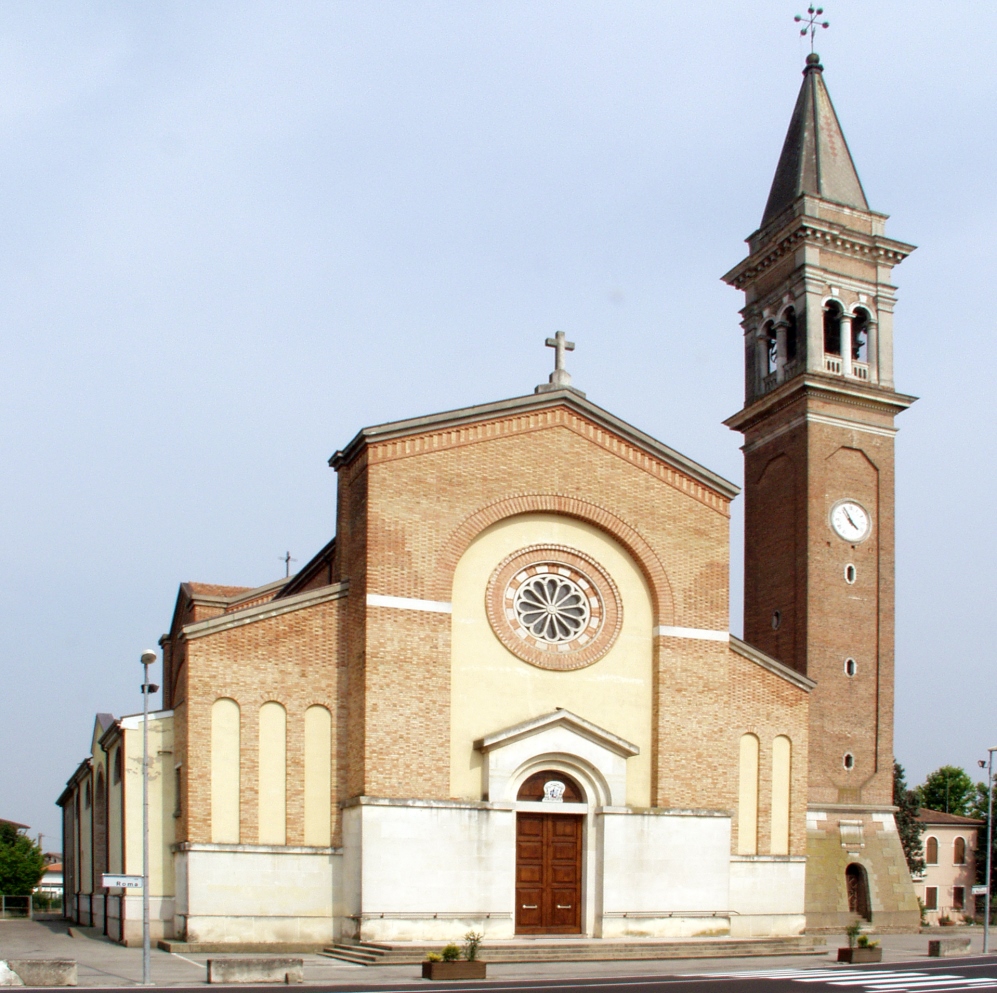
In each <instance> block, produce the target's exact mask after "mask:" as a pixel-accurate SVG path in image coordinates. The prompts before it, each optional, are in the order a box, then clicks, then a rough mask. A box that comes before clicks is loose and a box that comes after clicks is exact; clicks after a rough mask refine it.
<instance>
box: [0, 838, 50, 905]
mask: <svg viewBox="0 0 997 993" xmlns="http://www.w3.org/2000/svg"><path fill="white" fill-rule="evenodd" d="M44 872H45V858H44V856H43V855H42V850H41V849H40V848H39V847H38V846H37V845H36V844H35V843H34V842H33V841H32V840H31V839H30V838H29V837H28V836H27V835H25V834H20V833H19V832H18V830H17V828H15V827H14V826H13V825H12V824H6V823H3V822H0V893H2V894H4V895H5V896H28V895H29V894H30V893H31V891H32V890H33V889H34V888H35V887H36V886H37V885H38V880H39V879H41V878H42V874H43V873H44Z"/></svg>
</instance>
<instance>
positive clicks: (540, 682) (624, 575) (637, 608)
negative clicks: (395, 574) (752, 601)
mask: <svg viewBox="0 0 997 993" xmlns="http://www.w3.org/2000/svg"><path fill="white" fill-rule="evenodd" d="M537 544H557V545H564V546H567V547H568V548H575V549H577V550H578V551H580V552H584V553H585V554H587V555H590V556H591V557H592V558H594V559H595V560H596V561H597V562H598V563H599V564H600V565H601V566H602V567H603V568H604V569H605V570H606V572H608V573H609V575H610V576H611V577H612V578H613V580H614V582H615V583H616V585H617V588H618V590H619V593H620V598H621V600H622V603H623V625H622V628H621V630H620V634H619V637H618V638H617V640H616V642H615V644H614V645H613V647H612V649H611V650H610V651H609V653H608V654H607V655H605V656H604V657H603V658H601V659H600V660H599V661H598V662H596V663H594V664H593V665H590V666H587V667H585V668H584V669H576V670H572V671H568V672H555V671H551V670H548V669H540V668H538V667H537V666H534V665H530V664H529V663H528V662H523V661H521V660H520V659H518V658H516V656H514V655H513V654H512V653H511V652H509V651H508V649H506V648H505V647H504V646H503V645H502V643H501V642H500V641H499V640H498V638H497V637H496V636H495V634H494V633H493V632H492V629H491V625H490V624H489V623H488V617H487V615H486V613H485V591H486V587H487V585H488V580H489V579H490V577H491V575H492V573H493V571H494V570H495V568H496V566H497V565H498V564H499V563H500V562H501V561H502V560H503V559H505V558H506V556H508V555H511V554H512V553H514V552H517V551H519V550H520V549H521V548H524V547H526V546H527V545H537ZM452 602H453V616H452V661H451V710H450V790H451V794H452V795H453V796H455V797H460V798H464V799H473V800H480V799H481V782H482V780H481V764H482V755H481V753H480V752H478V751H476V750H475V749H474V745H473V743H474V741H475V740H476V739H478V738H481V737H484V736H485V735H488V734H491V733H493V732H495V731H499V730H501V729H503V728H506V727H509V726H511V725H513V724H518V723H519V722H521V721H525V720H529V719H530V718H532V717H538V716H540V715H542V714H546V713H550V712H551V711H553V710H555V709H556V708H557V707H563V708H565V709H566V710H570V711H572V712H573V713H575V714H578V716H579V717H584V718H585V719H586V720H589V721H592V722H593V723H594V724H598V725H599V726H600V727H602V728H605V729H606V730H607V731H612V732H613V733H614V734H618V735H619V736H620V737H622V738H626V739H627V740H628V741H632V742H633V743H634V744H636V745H638V746H639V747H640V754H639V755H637V756H635V757H634V758H631V759H629V760H628V761H627V803H628V804H631V805H633V806H638V807H647V806H650V804H651V700H652V689H653V686H652V625H653V612H652V607H651V596H650V591H649V590H648V587H647V583H646V582H645V580H644V576H643V575H642V573H641V572H640V570H639V569H638V568H637V565H636V564H635V563H634V561H633V560H632V559H631V558H630V556H629V555H628V554H627V553H626V551H624V549H623V548H622V547H620V545H618V544H617V543H616V542H615V541H613V539H612V538H610V537H609V536H608V535H606V534H605V533H604V532H602V531H600V530H598V529H597V528H595V527H592V526H591V525H588V524H585V523H583V522H581V521H577V520H574V519H572V518H569V517H561V516H559V515H556V514H524V515H521V516H519V517H512V518H509V519H507V520H504V521H499V522H498V523H497V524H493V525H492V526H491V527H489V528H487V529H486V530H484V531H483V532H482V533H481V534H480V535H479V536H478V537H477V538H476V539H475V540H474V542H472V544H471V545H470V547H469V548H468V549H467V551H466V552H465V553H464V555H463V556H462V557H461V559H460V561H459V562H458V564H457V568H456V570H455V572H454V584H453V598H452Z"/></svg>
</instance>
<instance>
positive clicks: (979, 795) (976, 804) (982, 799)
mask: <svg viewBox="0 0 997 993" xmlns="http://www.w3.org/2000/svg"><path fill="white" fill-rule="evenodd" d="M994 800H995V802H997V796H995V797H994ZM987 801H988V797H987V784H986V783H977V784H976V788H975V789H974V791H973V799H972V801H971V803H970V805H969V816H970V817H978V818H979V819H980V820H981V821H983V823H982V824H981V825H980V827H979V830H978V832H977V835H976V881H977V883H980V884H981V885H985V884H986V882H987V814H988V812H989V811H988V809H987ZM995 881H997V837H994V838H993V848H992V850H991V854H990V892H991V893H997V887H995V886H994V883H995ZM977 908H978V911H979V913H980V914H982V913H983V897H980V898H979V900H978V901H977ZM995 912H997V911H995V907H993V906H992V907H991V908H990V913H991V917H992V916H993V914H994V913H995ZM991 923H993V922H992V921H991Z"/></svg>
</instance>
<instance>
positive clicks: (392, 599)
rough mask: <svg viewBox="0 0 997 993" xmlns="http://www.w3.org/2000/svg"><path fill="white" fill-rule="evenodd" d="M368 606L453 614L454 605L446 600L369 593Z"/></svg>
mask: <svg viewBox="0 0 997 993" xmlns="http://www.w3.org/2000/svg"><path fill="white" fill-rule="evenodd" d="M367 606H368V607H393V608H394V609H395V610H426V611H429V613H431V614H452V613H453V605H452V604H449V603H447V602H446V601H444V600H414V599H412V597H407V596H382V595H381V594H380V593H368V594H367Z"/></svg>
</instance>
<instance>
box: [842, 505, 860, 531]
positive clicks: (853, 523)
mask: <svg viewBox="0 0 997 993" xmlns="http://www.w3.org/2000/svg"><path fill="white" fill-rule="evenodd" d="M842 510H844V511H845V517H847V518H848V523H849V524H851V526H852V527H853V528H855V530H856V531H858V530H860V528H859V526H858V525H857V524H856V523H855V522H854V521H853V520H852V515H851V514H849V513H848V510H847V508H844V507H843V508H842Z"/></svg>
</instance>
